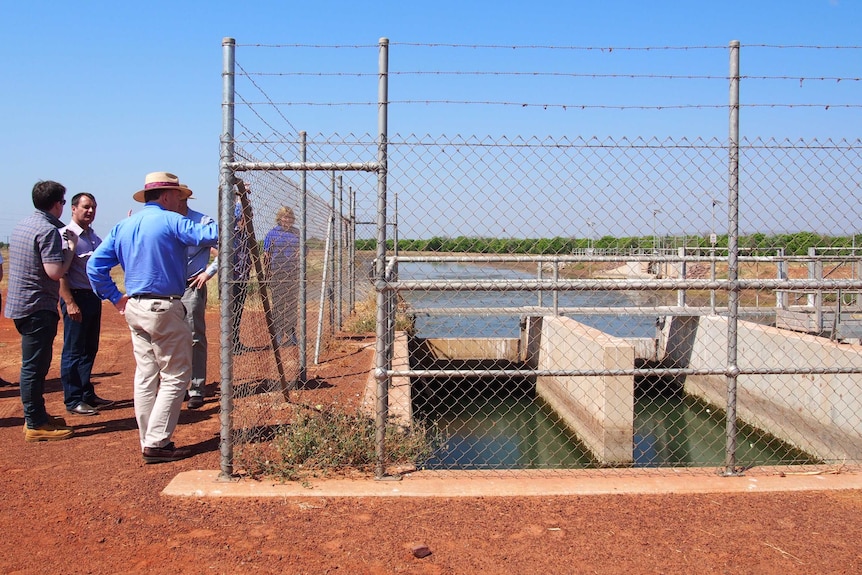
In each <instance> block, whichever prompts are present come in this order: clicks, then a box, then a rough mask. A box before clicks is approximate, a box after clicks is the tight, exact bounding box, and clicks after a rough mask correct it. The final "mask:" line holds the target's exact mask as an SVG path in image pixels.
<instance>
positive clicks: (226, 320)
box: [218, 38, 236, 479]
mask: <svg viewBox="0 0 862 575" xmlns="http://www.w3.org/2000/svg"><path fill="white" fill-rule="evenodd" d="M222 61H223V63H222V135H221V166H220V170H219V196H220V197H219V199H220V201H219V206H220V209H219V215H218V218H219V228H220V230H219V253H220V254H222V256H221V257H220V258H219V269H218V283H219V301H220V304H221V305H220V307H221V311H220V313H219V324H220V327H221V337H220V338H219V342H220V345H221V365H220V375H221V383H220V384H219V386H220V390H221V399H220V406H219V414H220V415H219V419H220V427H219V465H220V468H221V473H220V474H219V479H227V478H229V477H230V476H231V475H232V474H233V441H232V439H231V413H232V411H233V356H232V354H231V353H230V342H231V339H230V336H231V334H230V330H231V317H230V315H231V314H230V309H231V306H230V297H231V290H230V287H229V286H230V282H231V280H232V279H233V278H232V272H233V270H232V266H231V262H232V261H233V227H234V226H233V206H234V201H233V197H232V196H233V194H232V193H231V192H232V191H233V170H231V169H230V168H228V167H227V163H228V162H233V161H234V119H235V118H234V97H235V96H234V81H235V75H234V72H235V67H236V40H234V39H233V38H224V39H222Z"/></svg>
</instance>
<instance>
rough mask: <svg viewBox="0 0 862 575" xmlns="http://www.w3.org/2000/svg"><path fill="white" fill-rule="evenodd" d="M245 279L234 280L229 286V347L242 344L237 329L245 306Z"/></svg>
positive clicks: (236, 346) (235, 347)
mask: <svg viewBox="0 0 862 575" xmlns="http://www.w3.org/2000/svg"><path fill="white" fill-rule="evenodd" d="M246 287H247V282H246V281H236V282H234V283H232V284H231V286H230V335H231V348H232V349H234V350H236V349H237V348H239V347H240V345H242V340H240V337H239V329H240V325H241V324H242V312H243V309H244V307H245V296H246Z"/></svg>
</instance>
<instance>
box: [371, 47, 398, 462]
mask: <svg viewBox="0 0 862 575" xmlns="http://www.w3.org/2000/svg"><path fill="white" fill-rule="evenodd" d="M378 65H379V68H378V74H379V77H378V85H377V102H378V104H377V137H378V142H377V163H378V167H377V262H376V264H377V265H376V269H375V279H376V284H377V285H376V288H377V344H376V351H375V373H374V376H375V378H376V381H377V405H376V409H375V439H376V456H377V465H376V469H375V477H376V478H377V479H383V477H384V475H385V474H386V421H387V419H388V414H389V379H390V378H389V375H388V374H387V371H388V370H389V368H390V367H391V364H392V346H393V344H394V342H393V337H394V336H393V334H391V333H388V332H389V331H390V330H389V325H390V322H391V320H390V318H389V317H388V315H389V309H390V306H389V300H390V292H389V291H388V290H386V289H385V287H386V286H385V284H386V175H387V153H388V150H387V145H388V140H389V135H388V115H387V112H388V102H389V79H388V75H389V39H388V38H380V43H379V61H378ZM391 323H392V325H394V322H391Z"/></svg>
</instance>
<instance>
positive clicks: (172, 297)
mask: <svg viewBox="0 0 862 575" xmlns="http://www.w3.org/2000/svg"><path fill="white" fill-rule="evenodd" d="M129 297H131V298H133V299H167V300H170V301H174V300H175V299H176V300H179V299H183V296H181V295H158V294H154V293H136V294H135V295H133V296H129Z"/></svg>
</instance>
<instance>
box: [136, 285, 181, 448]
mask: <svg viewBox="0 0 862 575" xmlns="http://www.w3.org/2000/svg"><path fill="white" fill-rule="evenodd" d="M125 315H126V322H127V323H128V324H129V329H130V330H131V332H132V349H133V351H134V353H135V363H136V364H137V365H136V367H135V383H134V386H135V389H134V398H135V419H137V421H138V432H139V433H140V437H141V449H143V448H144V447H164V446H166V445H167V444H168V443H170V442H171V435H173V433H174V429H175V428H176V426H177V421H178V420H179V418H180V411H181V410H182V407H183V398H184V396H185V393H186V390H187V389H188V387H189V380H190V378H191V370H192V332H191V329H189V325H188V324H187V323H186V320H185V315H186V312H185V308H184V307H183V304H182V302H181V301H180V300H179V299H178V298H177V299H173V300H169V299H143V298H140V299H139V298H134V297H133V298H129V301H128V302H127V303H126V314H125Z"/></svg>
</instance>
